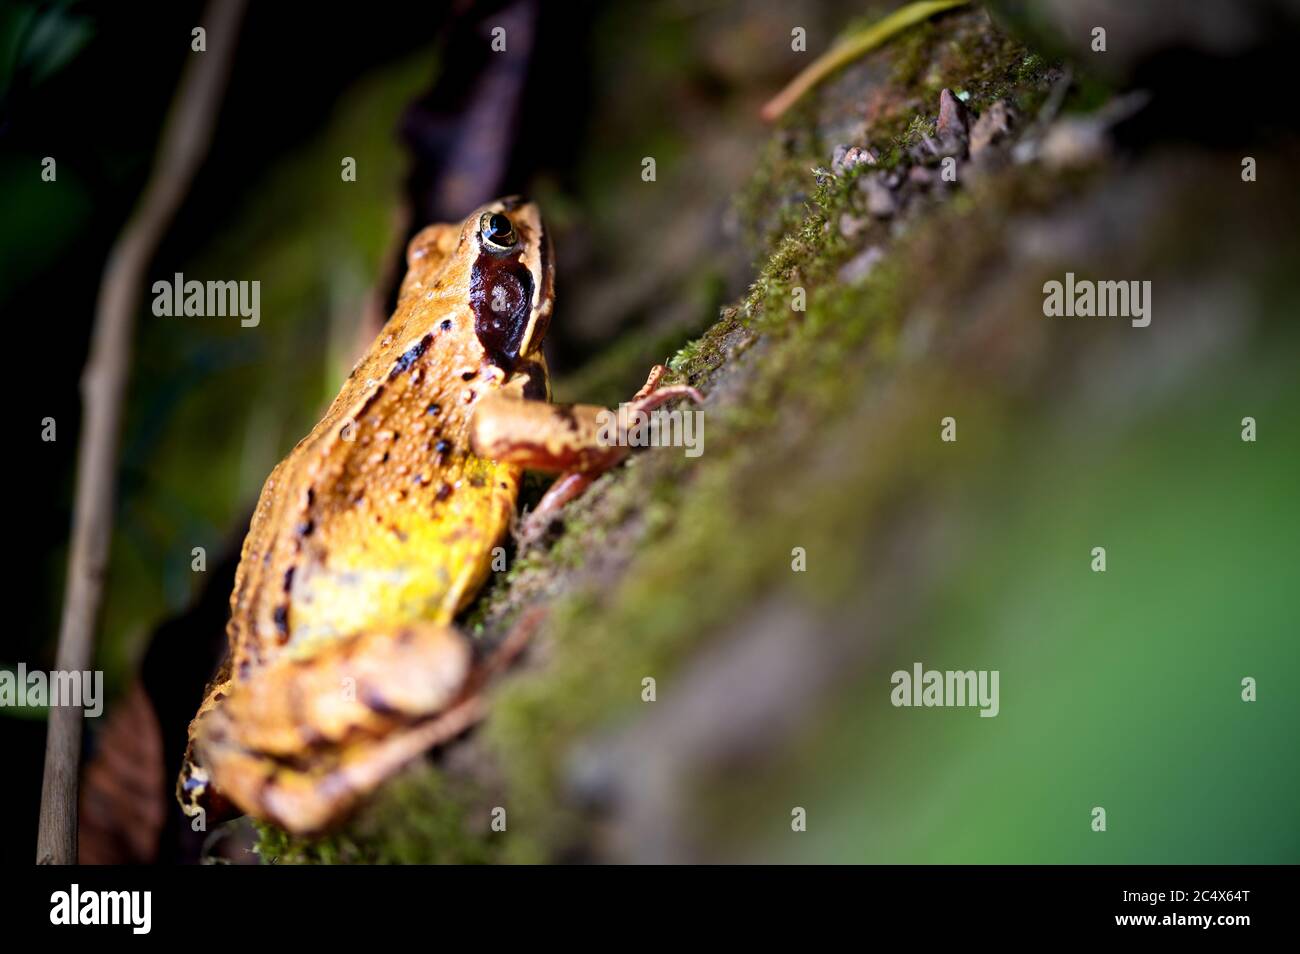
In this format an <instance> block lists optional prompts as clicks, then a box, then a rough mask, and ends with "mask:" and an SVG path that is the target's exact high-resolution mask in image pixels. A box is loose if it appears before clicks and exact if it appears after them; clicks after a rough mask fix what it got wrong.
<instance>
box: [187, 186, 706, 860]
mask: <svg viewBox="0 0 1300 954" xmlns="http://www.w3.org/2000/svg"><path fill="white" fill-rule="evenodd" d="M406 265H407V270H406V273H405V276H404V278H403V280H402V282H401V285H400V289H399V292H398V298H397V304H396V308H395V310H394V312H393V314H392V316H391V317H390V318H389V319H388V321H387V322H386V323H385V324H384V326H383V328H382V330H381V331H380V332H379V334H378V336H377V338H376V339H375V341H374V342H373V344H371V346H370V347H369V349H368V350H367V351H366V352H365V353H364V355H363V356H362V357H361V359H360V360H359V361H358V362H357V363H356V365H355V367H354V368H353V369H352V371H351V373H350V374H349V376H348V378H347V380H346V381H345V382H344V383H343V385H342V388H341V389H340V391H339V393H338V395H337V396H336V397H335V398H334V400H333V401H332V402H331V403H330V405H329V407H328V409H327V410H326V412H325V414H324V416H323V417H322V418H321V419H320V421H319V423H317V424H316V426H315V427H314V428H312V430H311V431H310V433H308V434H307V436H306V437H304V438H303V439H302V440H301V441H299V442H298V444H297V445H296V446H295V447H294V448H293V450H292V451H291V452H290V453H289V454H288V456H287V457H286V458H285V459H284V460H283V461H281V462H280V464H278V465H277V466H276V467H275V468H274V470H272V472H271V474H270V476H269V477H267V479H266V482H265V484H264V485H263V487H262V491H261V494H260V496H259V498H258V502H257V506H256V508H255V510H254V513H253V516H252V519H251V521H250V524H249V529H248V533H247V536H246V537H245V539H244V543H243V547H242V550H241V553H240V562H239V567H238V570H237V571H236V577H235V585H234V590H233V592H232V593H231V597H230V618H229V622H228V625H227V628H226V637H227V644H228V645H227V653H226V656H225V661H224V662H223V664H222V665H221V667H220V669H219V670H218V671H217V673H216V675H215V676H214V677H213V679H212V680H211V682H210V683H209V685H208V687H207V690H206V692H205V694H204V697H203V700H202V702H201V703H200V705H199V708H198V711H197V713H196V714H195V716H194V718H193V720H192V721H191V722H190V725H189V733H188V745H187V749H186V752H185V757H184V760H183V764H182V768H181V772H180V776H179V778H178V781H177V798H178V800H179V801H180V804H181V808H182V810H183V811H184V812H185V814H186V815H188V816H190V817H191V819H192V822H191V826H192V827H194V826H195V825H198V824H200V823H199V822H198V821H196V820H194V819H202V820H203V822H202V824H203V825H206V823H207V822H208V821H210V820H213V819H217V818H223V817H227V816H231V815H234V814H238V813H243V814H247V815H250V816H253V817H255V818H258V819H261V820H264V821H267V822H271V823H273V824H276V825H278V826H280V827H281V828H283V829H285V830H287V831H289V832H292V833H295V834H304V835H307V834H314V833H319V832H321V831H323V830H326V829H328V828H330V827H332V826H334V825H335V824H336V823H338V822H339V821H340V820H342V819H344V818H346V817H347V816H348V815H350V814H351V813H352V812H353V811H354V810H355V809H356V807H357V806H358V805H359V804H361V803H362V802H363V801H364V800H365V799H366V798H367V797H368V796H370V795H371V793H373V792H374V791H375V789H377V788H378V787H379V786H380V785H382V784H383V782H384V781H386V780H387V779H388V778H389V777H391V776H392V775H393V774H395V773H396V772H398V771H399V770H401V769H402V768H403V767H404V766H406V765H407V764H408V763H410V762H412V761H413V760H415V759H417V758H419V757H420V756H421V755H422V754H423V753H425V752H427V751H428V750H430V749H431V748H434V747H435V746H438V745H440V744H444V743H446V742H448V741H450V740H452V739H454V738H456V737H457V736H459V735H461V734H462V733H464V732H465V731H466V730H467V729H468V728H469V727H471V726H472V725H474V724H475V723H476V722H477V721H479V720H480V719H482V718H484V716H485V714H486V712H487V706H486V702H485V695H486V692H487V688H488V684H489V682H490V680H491V679H492V678H493V677H494V676H495V674H496V673H498V672H499V671H500V670H501V669H502V668H504V666H505V664H506V663H508V662H509V661H510V659H512V658H513V657H514V655H515V654H517V653H518V652H519V650H520V646H519V645H518V643H519V640H518V639H516V638H513V637H511V638H507V639H506V640H505V641H504V642H503V643H502V645H501V646H499V647H497V648H496V649H495V650H486V649H484V648H483V647H482V646H481V645H480V644H479V643H477V642H476V641H475V640H474V639H473V638H472V637H470V636H468V635H467V634H466V633H464V632H462V631H460V629H458V628H457V626H456V625H455V620H456V618H457V616H458V615H459V614H460V613H462V611H464V610H465V609H466V607H467V606H468V605H469V604H470V603H471V602H472V601H473V600H474V598H475V597H476V595H477V593H478V591H479V590H480V589H481V588H482V586H483V585H484V583H485V582H486V580H487V578H488V576H489V574H490V573H491V572H492V564H493V560H494V556H495V555H496V554H497V552H504V551H503V550H502V551H497V548H498V547H499V546H500V544H501V543H502V541H503V540H505V539H506V537H507V536H508V535H509V534H510V533H511V532H516V533H519V534H520V536H521V539H524V540H535V539H537V537H538V535H539V534H540V532H541V530H540V529H539V528H544V527H546V526H548V525H549V524H550V523H551V522H552V521H553V520H554V518H555V517H556V516H558V515H559V514H561V513H562V512H563V508H564V507H565V506H566V505H568V504H569V503H570V502H571V501H573V500H574V499H576V498H577V497H578V496H580V495H581V494H582V493H584V492H585V491H586V489H587V488H588V487H589V486H590V485H591V483H592V482H593V481H594V480H595V479H596V478H597V477H598V476H599V475H601V474H602V473H604V472H606V471H608V470H610V469H611V468H613V467H615V466H617V465H618V464H619V463H620V462H621V461H622V460H623V459H624V458H625V457H626V456H627V454H628V453H629V448H628V446H627V442H625V441H619V440H611V439H610V435H609V432H608V429H607V425H608V421H609V417H608V412H607V411H606V409H605V408H602V407H599V406H596V405H585V404H557V403H554V402H552V401H551V383H550V374H549V370H548V365H547V361H546V357H545V355H544V352H543V344H544V342H545V339H546V335H547V331H548V329H549V326H550V321H551V315H552V312H553V310H554V301H555V256H554V249H553V245H552V242H551V238H550V236H549V234H548V233H547V230H546V227H545V225H544V223H543V221H542V218H541V214H540V211H539V209H538V207H537V205H536V203H534V202H532V201H529V200H527V199H524V198H522V197H518V196H511V197H506V198H502V199H498V200H495V201H493V202H490V203H487V204H485V205H483V206H481V207H479V208H476V209H475V210H474V211H472V212H471V213H470V214H469V215H468V216H467V217H466V218H465V219H464V220H463V221H462V222H459V223H438V224H434V225H430V226H427V227H425V228H423V229H421V230H420V231H419V232H418V233H416V234H415V235H414V237H413V238H412V239H411V240H410V242H409V244H408V246H407V250H406ZM664 376H665V368H664V366H663V365H656V366H654V367H653V368H652V369H651V372H650V375H649V377H648V378H647V381H646V384H645V386H644V387H642V388H641V389H640V390H639V391H638V392H637V393H636V394H635V395H634V396H633V398H632V400H631V401H630V402H628V403H627V404H626V405H625V406H624V410H626V409H627V408H633V409H635V410H639V411H644V412H649V411H652V410H653V409H654V408H656V407H658V406H660V405H662V404H664V403H665V402H667V401H671V400H674V399H678V398H689V399H690V400H692V401H695V402H699V401H702V400H703V397H702V395H701V394H700V393H699V391H697V390H696V389H695V388H693V387H691V386H689V385H686V384H674V385H667V386H665V385H664V384H663V378H664ZM626 418H627V415H626V414H623V415H621V416H620V420H626ZM528 470H534V471H540V472H543V473H551V474H556V475H557V477H556V480H555V481H554V482H553V483H552V484H551V486H550V488H549V489H548V490H547V491H546V493H545V494H544V495H543V496H542V498H541V500H540V501H539V503H538V504H537V506H536V508H535V509H534V510H533V511H531V512H530V513H529V514H528V515H527V519H526V520H525V521H523V522H522V523H521V522H519V521H518V520H517V517H518V514H517V506H518V502H519V494H520V486H521V481H522V479H523V475H524V473H525V472H526V471H528Z"/></svg>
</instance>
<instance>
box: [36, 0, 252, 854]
mask: <svg viewBox="0 0 1300 954" xmlns="http://www.w3.org/2000/svg"><path fill="white" fill-rule="evenodd" d="M243 12H244V0H211V2H210V3H209V4H208V7H207V10H206V11H205V12H204V15H203V24H204V27H205V29H206V30H207V52H203V53H192V54H191V59H190V61H189V63H188V64H187V65H186V67H185V70H184V73H183V75H182V77H181V83H180V86H179V88H178V89H177V92H176V97H175V99H174V100H173V101H172V106H171V111H170V113H169V115H168V117H167V122H166V124H165V126H164V127H163V132H162V138H161V140H160V141H159V144H158V153H157V156H156V157H155V159H154V168H153V173H152V175H151V176H150V179H149V183H148V185H147V186H146V187H145V191H144V193H143V195H141V197H140V201H139V202H138V203H137V205H136V207H135V211H134V212H133V213H132V215H131V218H130V220H129V221H128V222H127V224H126V227H125V228H124V229H123V230H122V234H121V235H120V236H118V239H117V242H116V243H114V245H113V248H112V249H111V250H110V251H109V255H108V261H107V264H106V265H105V266H104V277H103V279H102V280H101V282H100V286H99V298H98V301H97V302H96V305H95V324H94V330H93V331H92V337H91V342H90V354H89V357H88V358H87V361H86V369H85V371H84V373H83V375H82V379H81V394H82V404H83V413H82V422H81V437H80V442H79V443H78V445H77V487H76V499H75V501H74V505H73V517H72V546H71V554H70V556H69V559H68V578H67V584H66V588H65V591H64V599H63V619H62V621H61V623H60V626H59V648H58V655H57V656H56V659H55V666H56V668H57V669H58V670H59V671H61V672H81V671H83V670H86V669H88V668H89V666H90V661H91V657H92V648H93V645H94V635H95V625H96V621H97V619H98V616H99V607H100V603H101V601H102V597H103V592H104V576H105V573H106V570H107V566H108V547H109V540H110V539H111V537H112V529H113V498H114V494H115V492H116V485H117V481H116V476H117V460H116V457H117V444H118V436H119V430H120V426H121V417H122V399H123V396H124V395H125V393H126V384H127V378H128V371H129V369H130V364H131V332H132V326H133V324H134V320H135V311H136V308H137V307H138V306H139V303H140V297H141V290H142V288H143V286H144V282H145V277H146V273H147V270H148V268H149V263H150V262H151V261H152V259H153V255H154V252H155V251H156V250H157V248H158V243H159V242H160V241H161V240H162V238H163V235H164V234H165V233H166V231H167V228H168V226H170V224H171V221H172V219H173V217H174V216H175V214H176V210H177V209H178V208H179V207H180V204H181V201H182V200H183V199H184V198H185V195H186V193H187V192H188V190H189V187H190V182H191V181H192V180H193V178H194V173H195V172H196V171H197V169H198V167H199V165H200V163H201V162H202V161H203V157H204V156H206V155H207V152H208V145H209V143H210V142H211V139H212V128H213V126H214V124H215V121H216V114H217V109H218V107H219V106H220V104H221V98H222V93H223V92H224V90H225V86H226V79H227V77H228V76H229V73H230V63H231V60H232V58H233V53H234V47H235V40H236V38H237V35H238V31H239V22H240V20H241V18H242V17H243ZM81 720H82V710H81V707H80V706H51V707H50V715H49V729H48V734H47V736H46V743H45V774H44V777H43V781H42V786H41V817H40V829H39V832H38V834H37V837H36V861H37V864H73V863H75V862H76V860H77V772H78V766H79V763H80V760H81Z"/></svg>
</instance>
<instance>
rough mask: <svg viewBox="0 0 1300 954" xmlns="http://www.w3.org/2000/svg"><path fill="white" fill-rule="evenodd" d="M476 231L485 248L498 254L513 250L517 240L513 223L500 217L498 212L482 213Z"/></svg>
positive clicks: (504, 217)
mask: <svg viewBox="0 0 1300 954" xmlns="http://www.w3.org/2000/svg"><path fill="white" fill-rule="evenodd" d="M478 230H479V234H480V235H482V236H483V242H484V243H485V244H486V245H487V247H488V248H490V249H495V250H496V251H499V252H503V251H505V250H506V249H508V248H513V247H514V244H515V242H517V241H518V240H519V239H518V236H516V235H515V226H514V223H512V222H511V221H510V218H509V216H505V215H502V214H501V213H500V212H484V213H483V217H482V218H481V219H479V223H478Z"/></svg>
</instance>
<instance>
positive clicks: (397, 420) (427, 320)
mask: <svg viewBox="0 0 1300 954" xmlns="http://www.w3.org/2000/svg"><path fill="white" fill-rule="evenodd" d="M426 276H427V277H428V278H429V281H428V283H427V284H428V286H429V289H428V291H427V292H426V290H425V285H426V283H424V282H420V281H418V280H414V281H412V280H409V279H408V284H407V286H405V287H404V294H403V298H402V303H401V304H400V305H399V308H398V310H397V312H396V313H395V314H394V315H393V317H392V319H391V320H390V321H389V322H388V324H387V325H386V327H385V328H384V331H383V333H382V334H381V335H380V338H379V340H378V341H377V342H376V343H375V344H374V346H372V348H371V349H370V351H369V353H368V354H367V355H366V356H365V357H364V358H363V359H362V360H361V361H360V362H359V363H358V364H357V367H356V368H355V369H354V371H353V373H352V375H351V376H350V377H349V379H348V381H347V382H346V384H345V385H344V387H343V389H342V391H341V392H340V394H339V395H338V397H337V398H336V399H335V400H334V402H333V404H332V405H331V407H330V409H329V411H328V413H327V414H326V415H325V417H324V419H322V420H321V422H320V423H319V424H318V425H317V426H316V427H315V428H314V429H313V430H312V432H311V433H310V434H309V435H308V436H307V437H306V438H304V439H303V441H301V442H300V443H299V444H298V446H297V447H296V448H295V449H294V451H293V452H292V453H291V454H290V456H289V457H288V458H286V460H284V461H283V462H282V463H281V464H280V465H279V466H278V467H277V468H276V469H275V470H274V471H273V472H272V474H271V476H270V477H269V478H268V479H267V482H266V484H265V486H264V487H263V489H262V494H261V497H260V499H259V501H258V506H257V510H256V512H255V513H254V516H253V521H252V524H251V526H250V528H249V533H248V537H247V538H246V540H245V543H244V550H243V554H242V559H241V561H240V567H239V572H238V575H237V578H236V582H235V590H234V593H233V594H232V596H231V610H232V613H231V623H230V640H231V651H232V663H233V664H234V665H235V666H240V665H243V666H244V667H247V666H256V665H259V664H261V663H263V662H265V661H267V660H268V659H269V658H272V657H273V656H276V655H279V653H280V652H282V651H286V650H287V651H290V652H295V653H304V654H306V653H308V652H309V651H310V650H311V648H312V647H313V646H314V645H318V644H319V641H321V640H332V639H338V638H343V637H346V636H348V635H350V634H353V633H356V632H360V631H363V630H366V629H369V628H373V627H375V626H391V625H393V624H394V623H397V622H401V621H403V620H415V619H426V620H432V621H436V622H445V621H449V620H450V619H451V617H452V616H453V615H454V614H455V613H456V611H457V610H458V609H460V608H461V607H462V606H463V605H464V604H465V603H466V602H467V601H468V600H469V599H471V598H472V597H473V595H474V593H475V591H476V590H477V589H478V587H479V586H480V585H481V584H482V582H483V580H484V578H485V577H486V575H487V573H488V572H489V569H490V565H491V551H492V548H493V547H494V546H495V545H496V544H497V542H498V541H499V540H500V539H501V537H502V536H503V535H504V533H505V530H506V528H507V527H508V525H509V521H510V520H511V519H512V516H513V513H514V506H515V501H516V498H517V495H518V487H519V478H520V471H519V469H518V468H516V467H514V466H512V465H508V464H500V463H496V462H493V461H490V460H485V459H483V458H479V457H476V456H475V455H474V454H473V453H472V452H471V451H470V448H469V422H470V416H471V414H472V413H473V410H474V406H475V405H476V404H477V402H478V399H479V398H480V397H482V396H483V395H484V394H485V393H487V392H490V391H491V390H494V389H495V388H496V387H498V386H499V384H500V380H501V373H500V370H499V369H498V368H495V367H493V366H491V365H490V363H488V362H486V361H485V356H484V354H483V351H482V348H481V347H480V346H479V345H478V342H477V339H476V338H475V336H474V335H473V333H472V321H473V316H472V314H471V313H470V311H469V309H468V308H467V307H465V306H464V305H463V304H461V303H460V302H458V301H456V300H455V298H454V296H451V297H449V298H448V299H447V300H445V301H444V300H442V299H441V298H440V297H439V296H438V294H437V292H438V290H439V285H438V282H437V281H435V279H439V278H444V279H445V276H440V275H439V274H433V275H429V274H428V273H426ZM417 278H418V276H417ZM467 330H469V331H470V333H468V334H466V333H465V332H466V331H467ZM245 671H247V669H246V668H245Z"/></svg>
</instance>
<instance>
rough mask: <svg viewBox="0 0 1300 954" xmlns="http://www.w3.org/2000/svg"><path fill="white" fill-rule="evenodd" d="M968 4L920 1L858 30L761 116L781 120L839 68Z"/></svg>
mask: <svg viewBox="0 0 1300 954" xmlns="http://www.w3.org/2000/svg"><path fill="white" fill-rule="evenodd" d="M969 2H970V0H921V2H918V3H910V4H908V5H907V6H905V7H900V8H898V9H897V10H895V11H894V12H893V13H891V14H889V16H887V17H885V18H884V19H883V20H880V21H878V22H876V23H873V24H871V25H870V26H869V27H866V28H865V29H862V30H859V31H857V32H856V33H854V34H852V35H851V36H849V37H847V38H845V39H844V41H843V42H841V43H838V44H836V45H835V46H833V47H831V48H830V49H829V50H827V51H826V52H825V53H823V54H822V55H821V56H819V57H817V59H815V60H814V61H813V62H812V63H810V64H809V65H808V67H807V68H806V69H805V70H803V72H801V73H800V74H799V75H798V76H796V77H795V78H794V79H792V80H791V81H790V83H789V85H787V86H786V87H785V89H783V90H781V92H779V93H777V94H776V95H775V96H773V97H772V98H771V99H770V100H768V101H767V103H766V104H764V106H763V109H762V111H761V113H760V115H761V116H762V117H763V119H764V120H766V121H767V122H769V123H770V122H773V121H775V120H777V119H779V118H780V116H781V114H782V113H784V112H785V111H786V110H787V109H789V108H790V107H791V106H793V105H794V104H795V103H796V102H798V101H799V99H800V98H801V97H802V96H803V94H804V93H806V92H808V90H810V89H812V88H813V87H814V86H816V85H817V84H818V83H820V82H821V81H822V80H824V79H825V78H826V77H827V76H830V75H831V74H832V73H834V72H835V71H836V70H838V69H839V68H840V67H842V66H845V65H847V64H849V63H852V62H853V61H854V60H856V59H857V58H858V57H860V56H862V55H864V54H866V53H869V52H871V51H872V50H874V49H875V48H876V47H878V46H881V45H882V44H884V43H886V42H887V41H889V40H890V39H891V38H893V37H894V36H896V35H897V34H899V33H902V32H903V31H904V30H906V29H907V28H908V27H910V26H912V25H914V24H917V23H920V22H921V21H922V20H928V19H930V17H932V16H934V15H935V14H937V13H943V12H944V11H945V10H952V9H953V8H955V7H960V6H963V5H964V4H967V3H969Z"/></svg>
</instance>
